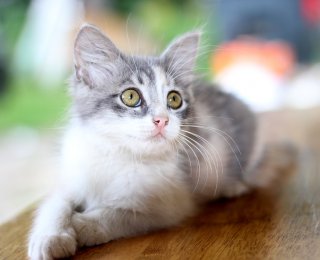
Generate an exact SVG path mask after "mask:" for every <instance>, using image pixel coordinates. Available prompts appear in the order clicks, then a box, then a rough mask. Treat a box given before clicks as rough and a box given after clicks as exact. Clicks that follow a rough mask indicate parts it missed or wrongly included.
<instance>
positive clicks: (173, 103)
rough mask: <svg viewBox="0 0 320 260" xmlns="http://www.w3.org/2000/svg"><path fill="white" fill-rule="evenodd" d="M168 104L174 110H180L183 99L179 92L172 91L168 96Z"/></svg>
mask: <svg viewBox="0 0 320 260" xmlns="http://www.w3.org/2000/svg"><path fill="white" fill-rule="evenodd" d="M167 103H168V106H169V107H171V108H172V109H178V108H179V107H181V105H182V98H181V96H180V94H179V93H178V92H175V91H171V92H170V93H169V94H168V97H167Z"/></svg>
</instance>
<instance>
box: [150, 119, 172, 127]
mask: <svg viewBox="0 0 320 260" xmlns="http://www.w3.org/2000/svg"><path fill="white" fill-rule="evenodd" d="M153 123H154V124H155V125H156V126H157V127H159V128H160V129H162V128H164V127H165V126H166V125H167V124H168V123H169V118H168V117H164V116H155V117H154V118H153Z"/></svg>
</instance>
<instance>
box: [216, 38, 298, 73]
mask: <svg viewBox="0 0 320 260" xmlns="http://www.w3.org/2000/svg"><path fill="white" fill-rule="evenodd" d="M238 62H252V63H257V64H260V65H262V66H264V67H266V68H267V69H269V70H270V71H273V72H274V73H275V74H277V75H279V76H284V75H287V74H288V73H290V72H291V71H292V69H293V67H294V64H295V55H294V52H293V50H292V48H291V47H290V45H288V44H286V43H284V42H278V41H277V42H276V41H272V42H271V41H269V42H266V41H259V40H256V39H251V38H249V39H247V38H246V39H240V40H236V41H232V42H228V43H225V44H222V45H221V46H219V47H218V49H217V50H216V51H215V52H214V54H213V55H212V57H211V68H212V70H213V73H214V74H219V73H220V72H222V71H223V70H224V69H226V68H228V67H230V66H231V65H233V64H235V63H238Z"/></svg>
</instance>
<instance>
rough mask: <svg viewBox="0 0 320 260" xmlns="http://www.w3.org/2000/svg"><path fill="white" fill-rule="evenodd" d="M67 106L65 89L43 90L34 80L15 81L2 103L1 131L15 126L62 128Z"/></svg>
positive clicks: (0, 112)
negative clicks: (60, 125)
mask: <svg viewBox="0 0 320 260" xmlns="http://www.w3.org/2000/svg"><path fill="white" fill-rule="evenodd" d="M68 103H69V98H68V95H67V93H66V89H65V87H62V86H60V87H56V88H51V89H44V88H41V87H39V84H38V83H36V82H35V81H34V80H30V79H28V80H26V79H20V80H15V81H14V82H12V84H10V86H9V88H8V92H7V93H6V94H5V95H4V96H2V97H1V99H0V131H4V130H6V129H9V128H10V127H14V126H29V127H34V128H38V129H44V128H48V127H49V128H50V127H52V126H59V123H60V121H61V120H62V118H63V117H64V116H65V111H66V108H67V106H68Z"/></svg>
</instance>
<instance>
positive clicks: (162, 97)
mask: <svg viewBox="0 0 320 260" xmlns="http://www.w3.org/2000/svg"><path fill="white" fill-rule="evenodd" d="M199 36H200V34H199V33H198V32H193V33H187V34H185V35H183V36H182V37H180V38H178V39H176V40H175V41H173V43H171V44H170V45H169V47H168V48H167V49H166V50H165V51H164V52H163V53H162V54H161V55H160V56H159V57H139V56H129V55H126V54H124V53H122V52H121V51H120V50H119V49H118V48H117V47H116V46H115V44H114V43H113V42H112V41H111V40H110V39H109V38H108V37H106V36H105V35H104V34H103V33H102V32H101V31H100V30H98V29H97V28H95V27H93V26H90V25H85V26H83V27H82V28H81V30H80V32H79V33H78V36H77V38H76V41H75V47H74V59H75V75H74V81H73V86H72V96H73V101H74V105H73V111H74V114H75V116H76V117H77V118H78V119H79V120H80V122H81V123H82V124H83V125H85V126H86V127H88V128H89V129H91V130H92V131H93V134H97V135H99V136H100V137H102V138H104V137H105V138H106V140H109V141H110V142H113V141H115V143H116V144H117V145H118V146H120V147H123V148H127V149H129V150H132V151H134V152H138V153H144V152H145V153H154V152H155V153H163V152H167V151H168V150H170V149H173V147H174V145H175V144H177V143H178V137H179V134H180V133H181V132H180V130H181V124H183V122H184V120H185V119H187V118H188V117H190V115H191V114H192V110H193V109H192V99H193V96H192V90H191V85H192V82H193V67H194V65H195V61H196V56H197V49H198V43H199Z"/></svg>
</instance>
